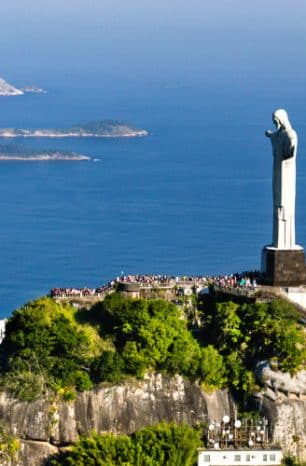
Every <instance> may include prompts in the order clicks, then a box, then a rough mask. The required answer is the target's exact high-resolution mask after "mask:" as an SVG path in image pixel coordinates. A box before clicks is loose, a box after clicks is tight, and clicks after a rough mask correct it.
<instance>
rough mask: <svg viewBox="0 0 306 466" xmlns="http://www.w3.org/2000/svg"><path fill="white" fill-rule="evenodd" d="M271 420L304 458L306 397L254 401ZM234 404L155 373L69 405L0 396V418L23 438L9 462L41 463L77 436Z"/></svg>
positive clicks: (197, 418) (209, 415)
mask: <svg viewBox="0 0 306 466" xmlns="http://www.w3.org/2000/svg"><path fill="white" fill-rule="evenodd" d="M258 403H259V405H258V406H259V407H260V409H262V411H263V413H264V414H265V415H267V416H268V417H269V419H270V420H271V422H272V424H271V429H272V434H273V438H274V440H275V441H276V442H279V443H281V445H282V447H283V448H284V449H285V450H286V451H287V452H290V453H291V454H293V455H297V454H298V455H299V456H300V457H301V458H304V459H306V426H305V422H306V420H305V413H306V401H303V400H291V399H287V400H284V401H283V402H280V403H276V402H275V401H272V400H270V399H268V398H265V399H263V398H262V399H260V400H259V401H258ZM234 410H235V405H234V402H233V400H232V397H231V395H230V393H229V391H228V390H219V391H216V392H214V393H212V394H207V393H205V392H203V391H202V390H201V388H200V387H199V385H197V384H196V383H191V382H189V381H187V380H184V379H183V378H182V377H180V376H175V377H172V378H169V377H166V376H162V375H159V374H155V375H150V376H147V377H146V378H145V380H143V381H131V382H128V383H125V384H122V385H117V386H113V387H102V388H99V389H96V390H93V391H90V392H84V393H82V394H80V395H79V396H78V397H77V399H76V400H75V401H73V402H70V403H64V402H60V401H43V400H39V401H36V402H32V403H26V402H19V401H16V400H14V399H12V398H9V397H8V396H7V395H5V394H2V395H1V397H0V419H1V420H2V421H3V422H4V423H5V424H6V425H7V426H8V428H9V429H10V431H11V432H12V433H13V434H14V435H16V436H18V437H19V438H20V439H21V449H20V452H19V456H18V459H16V460H15V461H11V462H7V463H1V464H5V465H7V466H17V465H18V466H41V465H42V463H43V461H44V459H45V458H46V457H47V456H48V455H50V454H52V453H55V452H57V451H58V449H59V448H61V447H64V446H67V445H69V444H70V443H72V442H74V441H75V440H76V439H77V438H78V436H79V434H82V433H90V432H91V431H92V430H96V431H98V432H105V431H112V432H116V433H129V432H132V431H134V430H136V429H139V428H141V427H143V426H145V425H148V424H154V423H157V422H159V421H161V420H163V419H165V420H167V421H176V422H182V421H184V422H187V423H188V424H196V423H202V422H205V421H206V420H208V419H212V420H215V421H219V420H221V418H222V417H223V415H224V414H225V413H226V414H229V415H233V414H234Z"/></svg>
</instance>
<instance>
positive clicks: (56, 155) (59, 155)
mask: <svg viewBox="0 0 306 466" xmlns="http://www.w3.org/2000/svg"><path fill="white" fill-rule="evenodd" d="M53 160H56V161H61V160H64V161H83V160H91V157H88V156H87V155H82V154H76V153H75V152H66V151H60V150H40V149H37V150H35V149H29V148H25V147H23V146H19V145H7V146H5V145H2V146H0V162H2V161H21V162H45V161H53Z"/></svg>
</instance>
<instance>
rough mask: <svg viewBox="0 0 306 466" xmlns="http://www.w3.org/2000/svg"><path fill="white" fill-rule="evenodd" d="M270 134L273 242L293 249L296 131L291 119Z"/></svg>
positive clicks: (281, 246) (280, 246)
mask: <svg viewBox="0 0 306 466" xmlns="http://www.w3.org/2000/svg"><path fill="white" fill-rule="evenodd" d="M285 123H286V126H285V127H284V126H282V127H281V128H280V129H278V130H277V131H276V132H275V133H273V134H272V135H271V143H272V148H273V244H272V246H273V247H275V248H278V249H294V248H295V247H296V243H295V193H296V151H297V134H296V132H295V131H294V130H293V129H292V127H291V125H290V124H288V122H285Z"/></svg>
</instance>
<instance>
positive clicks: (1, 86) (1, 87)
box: [0, 78, 23, 96]
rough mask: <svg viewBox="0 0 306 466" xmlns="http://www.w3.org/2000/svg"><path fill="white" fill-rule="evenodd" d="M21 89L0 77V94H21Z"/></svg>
mask: <svg viewBox="0 0 306 466" xmlns="http://www.w3.org/2000/svg"><path fill="white" fill-rule="evenodd" d="M22 94H23V91H22V90H21V89H17V87H15V86H12V84H9V83H8V82H6V81H5V80H4V79H3V78H0V96H11V95H22Z"/></svg>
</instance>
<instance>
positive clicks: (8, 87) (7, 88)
mask: <svg viewBox="0 0 306 466" xmlns="http://www.w3.org/2000/svg"><path fill="white" fill-rule="evenodd" d="M26 93H31V94H46V93H47V91H46V90H45V89H42V88H41V87H37V86H32V85H31V86H25V87H23V88H21V89H18V88H17V87H15V86H13V85H12V84H10V83H8V82H7V81H5V79H3V78H0V96H12V95H23V94H26Z"/></svg>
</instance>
